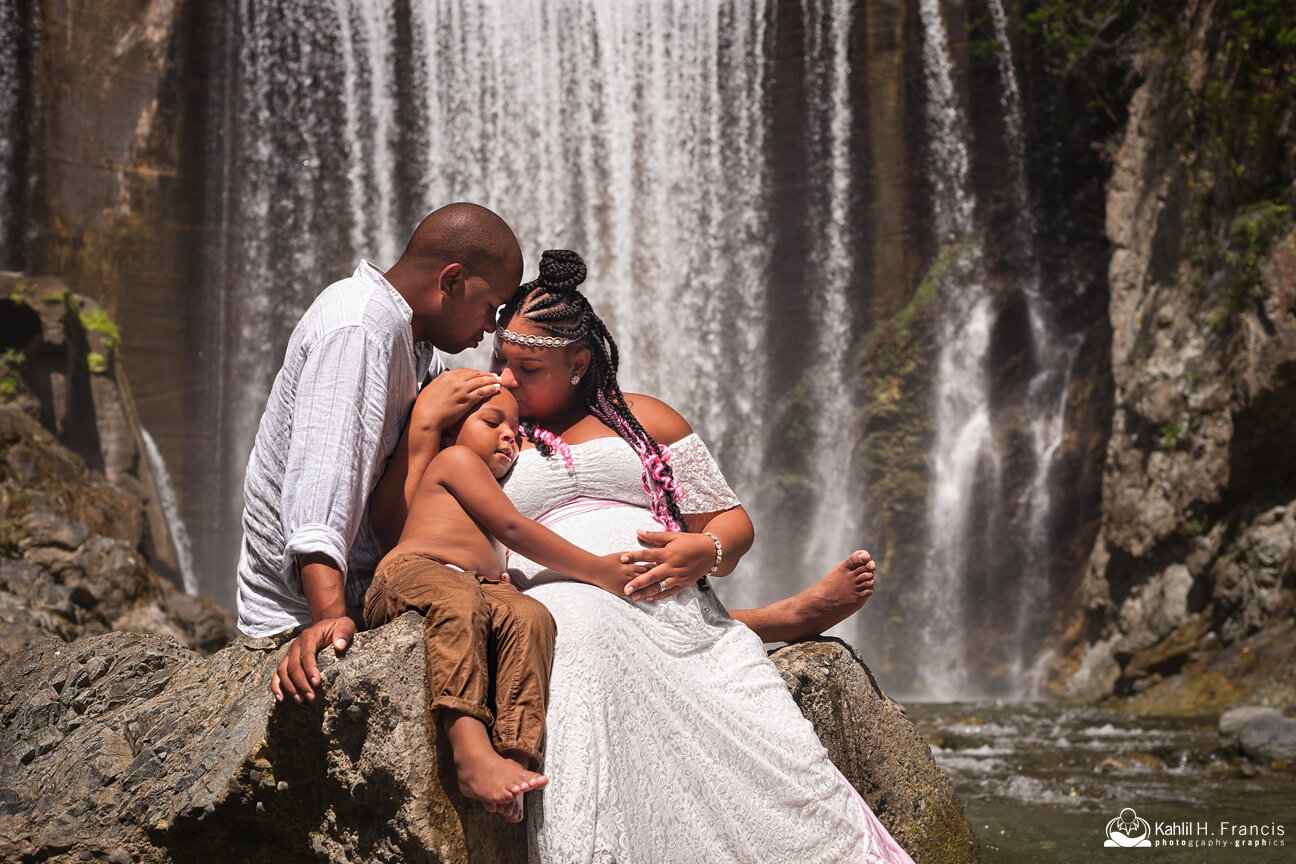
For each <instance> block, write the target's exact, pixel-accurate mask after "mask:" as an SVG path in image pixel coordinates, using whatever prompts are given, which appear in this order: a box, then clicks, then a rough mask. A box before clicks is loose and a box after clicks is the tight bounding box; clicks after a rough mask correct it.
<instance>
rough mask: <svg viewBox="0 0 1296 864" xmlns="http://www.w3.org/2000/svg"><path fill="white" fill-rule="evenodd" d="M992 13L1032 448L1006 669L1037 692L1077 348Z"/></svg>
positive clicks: (1001, 29)
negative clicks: (1042, 261) (1045, 274)
mask: <svg viewBox="0 0 1296 864" xmlns="http://www.w3.org/2000/svg"><path fill="white" fill-rule="evenodd" d="M989 10H990V17H991V21H992V24H993V27H994V34H995V41H996V42H997V43H998V51H997V56H998V59H999V76H1000V91H999V93H1000V106H1001V108H1002V110H1003V116H1004V139H1005V140H1004V143H1005V145H1006V147H1007V153H1008V166H1007V167H1008V171H1009V177H1010V181H1011V187H1012V201H1011V203H1012V210H1013V213H1014V214H1015V219H1014V223H1013V233H1014V235H1015V236H1014V237H1013V238H1012V239H1013V240H1014V242H1013V243H1012V246H1013V247H1015V248H1016V249H1017V250H1019V263H1018V268H1019V270H1020V274H1021V275H1020V284H1021V290H1022V295H1023V297H1024V299H1025V301H1026V311H1027V319H1028V321H1029V324H1030V336H1031V349H1032V351H1033V352H1034V355H1035V356H1034V361H1035V363H1034V366H1035V370H1036V371H1035V373H1034V374H1033V375H1032V376H1031V379H1030V382H1029V383H1028V385H1027V392H1026V404H1027V410H1026V412H1025V413H1026V417H1027V418H1028V421H1027V422H1028V424H1029V440H1030V443H1031V450H1032V454H1031V455H1032V457H1033V460H1032V465H1033V472H1032V476H1031V478H1030V480H1029V482H1028V483H1027V484H1026V486H1025V488H1024V489H1023V491H1022V493H1021V495H1020V498H1019V502H1020V506H1019V512H1021V513H1023V514H1024V519H1022V520H1019V521H1024V522H1025V532H1024V537H1023V539H1022V553H1023V554H1022V557H1021V560H1022V579H1021V587H1020V590H1019V591H1018V601H1017V602H1018V606H1017V609H1018V614H1017V616H1016V633H1015V634H1014V637H1015V638H1014V642H1015V648H1016V651H1015V652H1014V656H1013V657H1012V662H1011V668H1010V670H1009V676H1010V678H1011V679H1012V680H1015V681H1018V682H1021V683H1020V685H1019V687H1020V689H1019V690H1018V691H1017V693H1016V694H1015V695H1016V696H1019V697H1022V696H1035V695H1038V694H1039V692H1040V687H1041V679H1042V675H1043V672H1044V670H1045V668H1046V662H1047V658H1048V657H1049V656H1050V655H1049V654H1048V653H1047V652H1042V653H1040V654H1039V656H1038V657H1035V656H1034V654H1035V652H1036V650H1037V648H1038V634H1037V633H1035V632H1033V627H1034V625H1035V624H1036V623H1037V618H1038V616H1039V610H1041V609H1046V608H1049V607H1050V606H1051V601H1052V599H1053V598H1052V596H1051V594H1052V592H1051V585H1052V580H1051V578H1050V577H1051V575H1052V574H1051V571H1050V567H1049V563H1050V562H1049V528H1050V522H1049V519H1050V515H1051V509H1052V508H1051V504H1052V501H1051V497H1052V496H1051V491H1050V486H1049V481H1050V476H1051V473H1052V467H1053V461H1054V457H1055V456H1056V454H1057V452H1058V448H1059V447H1060V446H1061V444H1062V437H1063V433H1064V431H1065V419H1066V402H1067V392H1068V390H1069V389H1070V385H1071V370H1072V366H1073V363H1074V361H1075V357H1076V354H1077V352H1078V351H1079V348H1080V342H1081V339H1082V336H1081V335H1080V334H1067V333H1064V332H1063V330H1062V328H1061V326H1060V322H1059V320H1058V313H1057V310H1056V308H1055V307H1054V304H1053V303H1051V302H1050V301H1049V298H1048V297H1046V296H1045V295H1044V293H1043V291H1042V290H1041V278H1040V270H1039V252H1038V237H1037V233H1038V229H1037V225H1038V222H1037V219H1036V216H1035V208H1034V206H1033V202H1032V201H1031V197H1030V192H1029V188H1028V185H1027V181H1026V162H1025V134H1024V131H1023V125H1024V124H1023V115H1024V112H1023V109H1022V103H1021V89H1020V87H1019V85H1018V82H1017V73H1016V69H1015V68H1014V66H1013V59H1012V45H1011V43H1010V41H1009V39H1008V22H1007V15H1006V14H1005V13H1004V8H1003V4H1002V2H1001V0H989Z"/></svg>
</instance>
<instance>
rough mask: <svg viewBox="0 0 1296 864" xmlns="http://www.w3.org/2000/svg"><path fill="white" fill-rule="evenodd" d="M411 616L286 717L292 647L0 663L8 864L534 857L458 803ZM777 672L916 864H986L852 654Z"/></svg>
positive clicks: (835, 650) (352, 656) (138, 638)
mask: <svg viewBox="0 0 1296 864" xmlns="http://www.w3.org/2000/svg"><path fill="white" fill-rule="evenodd" d="M422 640H423V622H422V619H421V618H420V617H419V616H418V615H417V614H416V613H408V614H406V615H404V616H402V617H401V618H399V619H397V620H396V621H394V622H392V623H391V624H389V625H387V626H385V627H381V628H379V629H377V630H374V631H370V632H367V633H361V634H360V635H359V636H357V637H356V640H355V642H354V643H353V645H352V647H351V648H350V649H349V650H348V651H347V652H346V653H345V654H344V655H342V656H336V655H335V654H334V652H332V651H329V650H326V651H324V652H323V654H322V655H321V674H322V677H323V687H322V691H321V695H320V697H319V698H318V699H316V700H315V701H314V702H312V703H309V704H306V705H303V706H298V705H282V706H276V704H275V703H274V701H273V699H272V697H271V696H270V694H269V692H268V690H267V687H268V685H269V681H270V677H271V675H272V674H273V671H274V668H275V666H276V665H277V663H278V661H279V659H280V657H281V656H282V654H283V650H284V649H283V647H282V645H281V644H279V643H278V642H276V641H274V640H252V641H243V642H239V643H236V644H234V645H231V646H230V647H228V648H226V649H225V650H223V651H220V652H218V653H217V654H215V655H213V656H212V657H210V658H205V659H204V658H202V657H200V656H199V655H198V654H196V653H194V652H192V651H189V650H187V649H185V648H183V647H181V646H180V645H179V644H177V643H176V642H175V641H174V640H173V639H171V638H169V637H166V636H158V635H136V634H128V633H120V632H117V633H110V634H106V635H103V636H97V637H91V638H83V639H80V640H78V641H76V642H74V643H72V644H70V645H69V644H65V643H62V642H58V641H55V640H44V641H41V642H38V643H36V644H32V645H29V646H28V647H27V648H26V649H24V650H23V651H21V652H20V653H18V654H16V655H14V656H13V657H11V658H10V659H9V660H8V661H7V662H5V663H4V664H3V665H0V689H3V692H5V693H6V694H8V702H7V704H6V705H5V707H4V708H3V709H2V711H0V776H3V778H4V779H3V781H0V786H2V788H0V858H2V859H4V860H17V859H21V860H42V861H52V862H71V861H80V860H102V859H108V860H113V861H125V860H131V861H136V862H172V861H175V862H184V861H198V860H210V859H211V858H212V856H213V855H218V856H219V858H220V860H222V861H226V862H264V861H269V860H273V861H277V862H282V864H287V862H294V861H303V862H304V861H312V862H318V861H331V862H342V861H385V862H401V861H438V862H456V864H458V862H509V864H515V862H519V861H522V860H524V859H525V847H526V844H525V838H524V829H523V828H522V827H520V826H514V825H509V824H507V823H505V822H504V821H502V820H501V819H500V818H499V817H497V816H492V815H490V814H488V813H486V812H485V810H484V809H483V808H482V807H480V806H479V805H477V804H475V803H473V802H469V801H467V800H465V799H464V798H463V797H462V796H461V795H459V793H458V791H457V789H456V786H455V783H454V782H453V767H452V765H451V764H450V762H449V760H448V754H447V752H446V750H445V749H444V748H438V747H437V746H436V744H437V740H436V739H437V729H436V725H435V724H434V723H430V722H429V715H428V711H427V702H426V694H425V687H426V684H425V666H424V662H425V661H424V652H423V644H422ZM775 663H776V665H778V666H779V667H780V669H781V670H782V671H783V672H784V674H785V675H786V676H788V679H789V680H790V681H793V682H795V686H794V693H795V694H796V695H797V696H798V698H799V700H800V701H801V704H802V705H803V708H804V710H806V712H807V714H808V715H809V716H810V717H811V719H812V720H814V722H815V724H816V728H817V729H818V731H819V733H820V735H821V737H822V738H824V740H825V742H826V743H827V745H828V747H829V750H830V752H831V753H832V754H833V756H834V758H835V759H837V760H838V764H839V766H840V767H841V768H842V771H843V773H844V774H846V776H847V777H849V778H850V779H851V780H852V782H854V783H855V784H856V785H857V787H858V788H860V790H861V792H862V793H863V794H865V796H866V797H867V798H868V800H869V801H870V803H872V804H874V805H875V806H876V807H877V808H878V811H877V812H878V814H879V817H880V818H881V819H882V821H883V822H884V823H885V824H887V825H888V826H889V827H890V828H891V829H892V830H893V832H894V833H895V834H896V836H897V838H898V839H900V841H901V842H902V843H903V844H906V845H907V846H908V847H909V848H910V849H911V851H912V854H913V855H914V858H915V860H916V861H917V862H919V864H928V862H930V864H956V862H965V861H976V860H978V856H977V847H976V842H975V840H974V839H972V838H971V832H970V831H969V830H968V827H967V823H966V822H965V821H964V820H963V818H962V814H961V811H960V808H959V805H958V802H957V799H955V798H954V797H953V793H952V791H951V790H950V787H949V782H948V780H945V779H944V778H943V777H941V776H940V774H939V771H938V769H936V767H935V764H934V763H933V762H932V761H931V755H930V753H929V752H928V750H927V748H926V746H925V745H924V744H923V742H922V739H921V738H920V737H919V736H918V733H917V732H916V731H915V730H914V728H913V727H912V726H911V725H909V724H908V723H907V721H905V720H904V717H903V714H902V713H901V712H900V711H899V710H898V708H896V707H895V706H894V704H893V703H891V702H890V701H889V700H887V699H886V697H885V696H883V695H882V694H881V691H880V690H878V689H877V688H876V685H875V684H873V683H872V680H871V676H870V674H869V673H868V671H867V669H865V667H864V666H863V664H861V663H859V661H858V660H857V659H856V658H855V657H854V656H853V655H852V653H851V652H850V651H849V650H848V649H846V648H845V647H844V646H841V645H838V644H827V643H825V644H822V645H808V646H804V647H802V646H792V647H790V648H787V649H783V651H781V652H778V653H777V654H776V656H775Z"/></svg>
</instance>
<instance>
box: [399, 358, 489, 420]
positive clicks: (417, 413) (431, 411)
mask: <svg viewBox="0 0 1296 864" xmlns="http://www.w3.org/2000/svg"><path fill="white" fill-rule="evenodd" d="M499 390H500V383H499V376H498V375H492V374H491V373H490V372H483V371H481V370H480V369H447V370H446V371H444V372H442V373H441V374H440V375H438V376H436V377H435V378H433V379H432V380H431V381H429V382H428V383H427V386H425V387H424V388H423V390H422V392H420V393H419V396H418V401H416V402H415V403H414V414H413V418H412V420H411V423H412V424H415V425H416V428H420V429H436V430H438V431H441V430H444V429H445V428H446V427H448V426H452V425H453V424H455V423H457V422H458V421H459V420H461V419H463V416H464V415H465V414H467V413H468V410H469V409H470V408H472V407H473V406H474V405H476V404H477V403H478V402H481V401H482V400H483V399H487V398H489V397H491V396H494V395H495V394H496V393H498V392H499Z"/></svg>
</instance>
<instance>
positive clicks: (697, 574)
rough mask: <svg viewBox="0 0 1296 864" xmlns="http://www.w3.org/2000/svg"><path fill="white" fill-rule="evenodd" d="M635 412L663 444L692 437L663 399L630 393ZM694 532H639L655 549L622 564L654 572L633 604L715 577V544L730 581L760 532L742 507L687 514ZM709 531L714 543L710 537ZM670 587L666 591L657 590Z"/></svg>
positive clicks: (636, 583) (721, 570) (637, 588)
mask: <svg viewBox="0 0 1296 864" xmlns="http://www.w3.org/2000/svg"><path fill="white" fill-rule="evenodd" d="M626 402H627V404H628V405H629V406H630V410H631V412H632V413H633V414H634V415H635V418H636V419H637V420H638V421H639V423H640V425H642V426H643V427H644V430H645V431H646V432H647V433H648V434H649V435H651V436H652V437H653V439H654V440H655V441H657V442H659V443H662V444H666V445H667V446H669V445H672V444H675V443H677V442H679V441H681V440H682V439H684V438H687V437H688V436H689V435H691V434H692V433H693V428H692V427H691V426H690V425H689V423H688V421H687V420H685V419H684V418H683V417H682V416H681V415H680V414H679V412H678V411H676V410H675V409H674V408H671V407H670V406H669V405H667V404H666V403H665V402H662V401H661V400H660V399H654V398H653V397H651V396H643V395H640V394H626ZM685 522H686V525H687V527H688V529H689V532H674V531H640V532H639V539H640V540H641V541H643V542H644V543H647V544H649V545H651V546H653V547H655V548H651V549H644V550H640V551H638V552H633V553H628V554H627V555H626V556H623V557H622V560H626V561H635V562H652V563H655V564H656V565H657V566H655V567H653V568H652V569H651V570H649V571H648V572H647V573H645V574H644V575H642V576H640V577H637V578H636V579H634V580H633V581H632V582H631V583H630V586H629V587H631V588H632V589H633V590H634V592H635V593H634V594H632V595H631V599H634V600H640V599H649V600H659V599H662V598H664V597H670V596H673V595H675V594H678V593H679V592H680V591H683V590H684V589H685V588H687V587H689V586H690V585H692V584H694V583H695V582H697V581H698V580H699V579H701V578H702V577H703V576H706V575H708V574H709V573H710V571H711V568H712V567H713V566H715V564H716V548H715V542H716V540H719V541H720V547H721V561H720V565H719V567H718V568H717V569H716V572H715V573H713V574H711V575H714V576H727V575H728V574H729V573H732V572H733V570H734V568H735V567H736V566H737V564H738V561H739V559H741V558H742V556H743V555H745V554H747V552H748V550H750V549H751V546H752V542H753V541H754V540H755V536H756V531H755V527H754V526H753V525H752V521H751V518H750V517H748V515H747V511H746V510H744V509H743V508H742V506H741V505H737V506H734V507H730V508H727V509H724V510H718V511H715V512H711V513H704V514H686V516H685ZM701 532H710V533H711V534H714V535H715V539H712V538H711V537H709V536H707V534H705V533H701ZM662 582H665V583H666V589H665V590H664V591H660V590H658V586H659V585H660V583H662Z"/></svg>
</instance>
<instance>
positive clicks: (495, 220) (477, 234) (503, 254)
mask: <svg viewBox="0 0 1296 864" xmlns="http://www.w3.org/2000/svg"><path fill="white" fill-rule="evenodd" d="M456 263H457V264H462V265H463V266H464V269H465V270H467V271H468V272H470V273H480V272H482V271H484V270H494V269H499V268H505V269H516V270H518V271H521V269H522V248H521V247H520V246H519V245H518V241H517V237H516V236H514V234H513V229H511V228H509V226H508V223H507V222H505V221H504V220H503V219H501V218H500V217H499V216H497V215H496V214H495V213H493V212H491V211H490V210H487V209H486V208H485V207H482V206H481V205H480V204H468V203H463V202H461V203H458V204H448V205H446V206H445V207H442V208H441V209H439V210H433V211H432V212H431V213H429V214H428V215H427V217H426V218H425V219H424V220H423V221H422V222H420V223H419V226H418V227H417V228H415V229H414V234H413V236H411V237H410V240H409V244H408V245H406V247H405V251H404V252H403V253H402V254H401V257H400V261H398V262H397V264H396V266H397V268H399V269H405V268H409V269H411V270H420V271H423V272H439V271H440V270H441V269H442V268H443V267H445V266H446V265H447V264H456Z"/></svg>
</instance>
